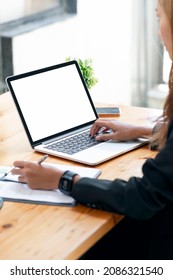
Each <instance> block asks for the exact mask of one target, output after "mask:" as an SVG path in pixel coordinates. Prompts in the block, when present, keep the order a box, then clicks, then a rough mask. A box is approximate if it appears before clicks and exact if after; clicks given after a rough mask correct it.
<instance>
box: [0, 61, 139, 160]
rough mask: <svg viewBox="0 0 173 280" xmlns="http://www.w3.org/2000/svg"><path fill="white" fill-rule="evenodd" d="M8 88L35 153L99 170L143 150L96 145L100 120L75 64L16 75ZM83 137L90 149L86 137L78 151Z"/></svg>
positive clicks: (132, 144)
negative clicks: (93, 135)
mask: <svg viewBox="0 0 173 280" xmlns="http://www.w3.org/2000/svg"><path fill="white" fill-rule="evenodd" d="M6 83H7V86H8V88H9V90H10V92H11V94H12V97H13V100H14V102H15V105H16V108H17V111H18V113H19V116H20V118H21V121H22V123H23V126H24V129H25V131H26V134H27V136H28V140H29V142H30V144H31V146H32V148H33V149H34V150H36V151H39V152H42V153H46V154H50V155H54V156H57V157H60V158H65V159H68V160H72V161H76V162H80V163H83V164H87V165H97V164H99V163H102V162H104V161H106V160H109V159H111V158H114V157H116V156H119V155H121V154H122V153H125V152H128V151H130V150H132V149H135V148H137V147H139V146H141V145H143V144H144V141H141V140H138V139H137V140H134V141H128V142H115V141H107V142H97V141H95V139H91V137H90V136H89V130H90V128H91V126H92V125H93V123H94V122H95V121H96V120H97V118H98V115H97V112H96V109H95V106H94V104H93V101H92V99H91V96H90V93H89V91H88V89H87V86H86V84H85V81H84V79H83V76H82V74H81V71H80V68H79V65H78V63H77V62H76V61H69V62H65V63H61V64H58V65H53V66H50V67H46V68H43V69H38V70H35V71H31V72H27V73H23V74H19V75H13V76H10V77H7V78H6ZM81 134H84V135H86V136H85V137H86V138H87V140H86V141H87V144H86V143H85V141H84V140H83V137H82V138H81V139H80V140H78V141H79V143H78V144H77V149H76V147H75V145H76V141H77V139H76V138H79V137H81ZM72 136H75V137H74V139H71V137H72ZM62 140H63V141H64V140H66V141H65V142H63V143H62ZM83 141H84V143H83ZM81 145H82V147H81ZM86 146H87V148H86Z"/></svg>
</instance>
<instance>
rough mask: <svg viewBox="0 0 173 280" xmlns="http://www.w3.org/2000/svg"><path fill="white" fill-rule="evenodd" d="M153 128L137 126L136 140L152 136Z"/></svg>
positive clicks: (135, 131) (135, 129) (135, 130)
mask: <svg viewBox="0 0 173 280" xmlns="http://www.w3.org/2000/svg"><path fill="white" fill-rule="evenodd" d="M152 130H153V128H152V127H147V126H136V128H134V138H140V137H141V138H148V137H151V135H152Z"/></svg>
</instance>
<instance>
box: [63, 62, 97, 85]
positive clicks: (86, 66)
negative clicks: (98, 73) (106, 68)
mask: <svg viewBox="0 0 173 280" xmlns="http://www.w3.org/2000/svg"><path fill="white" fill-rule="evenodd" d="M70 60H71V58H70V57H67V58H66V61H70ZM76 60H77V62H78V64H79V67H80V70H81V72H82V75H83V77H84V80H85V83H86V85H87V87H88V89H89V90H90V89H91V88H92V87H93V86H95V85H96V84H97V82H98V80H97V79H96V78H95V76H94V69H93V65H92V63H93V62H92V59H91V58H88V59H85V60H82V59H76Z"/></svg>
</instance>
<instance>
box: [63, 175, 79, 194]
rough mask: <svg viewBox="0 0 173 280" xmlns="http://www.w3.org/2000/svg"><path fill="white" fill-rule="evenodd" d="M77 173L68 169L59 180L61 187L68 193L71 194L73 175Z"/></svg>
mask: <svg viewBox="0 0 173 280" xmlns="http://www.w3.org/2000/svg"><path fill="white" fill-rule="evenodd" d="M75 175H76V173H74V172H71V171H66V172H65V173H64V174H63V175H62V177H61V179H60V182H59V189H60V190H61V191H62V192H63V193H65V194H67V195H70V194H71V190H72V186H73V177H74V176H75Z"/></svg>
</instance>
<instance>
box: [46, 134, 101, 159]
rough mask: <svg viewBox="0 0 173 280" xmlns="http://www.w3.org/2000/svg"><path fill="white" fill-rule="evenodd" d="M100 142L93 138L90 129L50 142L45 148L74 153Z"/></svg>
mask: <svg viewBox="0 0 173 280" xmlns="http://www.w3.org/2000/svg"><path fill="white" fill-rule="evenodd" d="M98 144H100V142H99V141H97V140H95V138H91V136H90V135H89V130H88V131H84V132H82V133H80V134H77V135H75V136H72V137H69V138H67V139H63V140H61V141H58V142H54V143H53V144H48V145H47V146H46V147H45V148H46V149H50V150H54V151H58V152H62V153H66V154H69V155H72V154H75V153H77V152H80V151H83V150H85V149H87V148H90V147H93V146H95V145H98Z"/></svg>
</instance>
